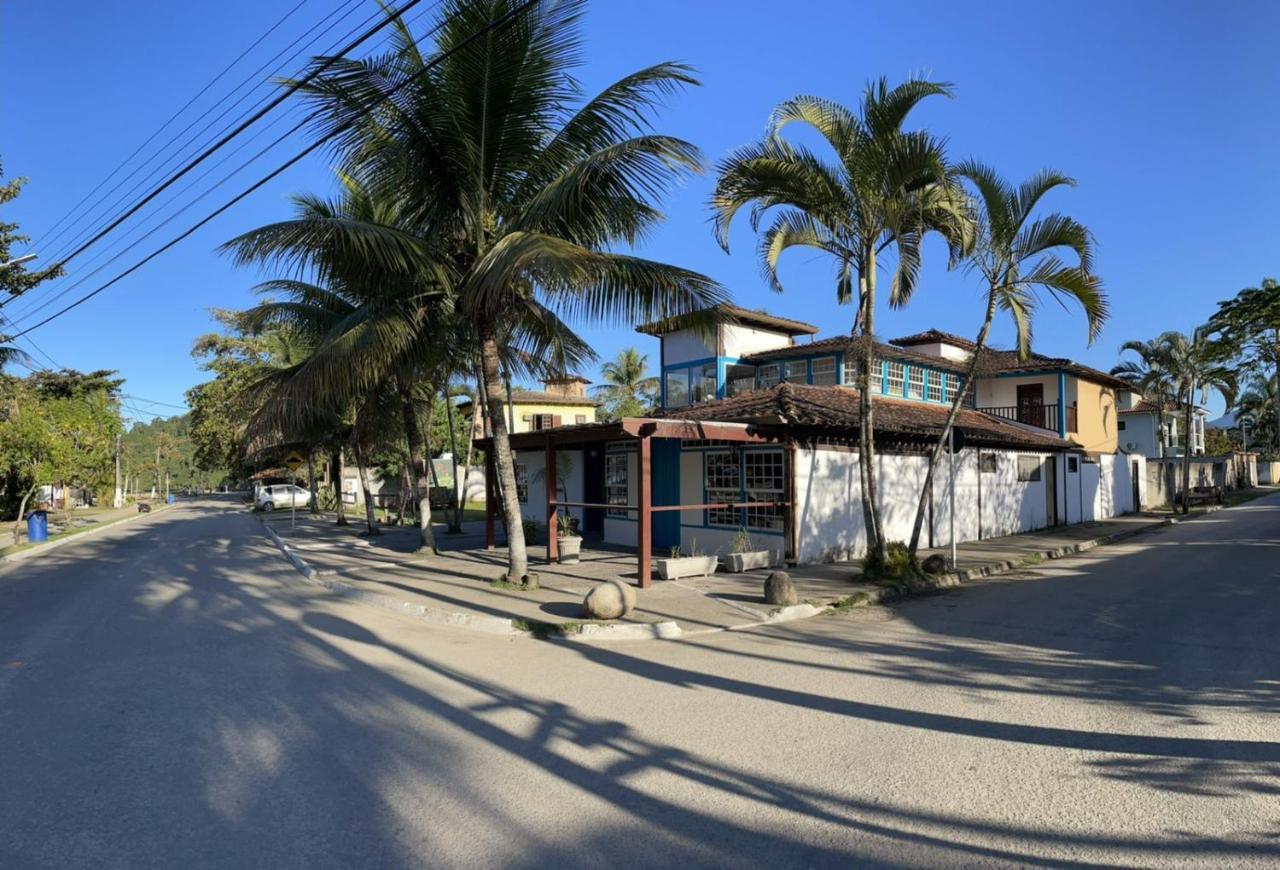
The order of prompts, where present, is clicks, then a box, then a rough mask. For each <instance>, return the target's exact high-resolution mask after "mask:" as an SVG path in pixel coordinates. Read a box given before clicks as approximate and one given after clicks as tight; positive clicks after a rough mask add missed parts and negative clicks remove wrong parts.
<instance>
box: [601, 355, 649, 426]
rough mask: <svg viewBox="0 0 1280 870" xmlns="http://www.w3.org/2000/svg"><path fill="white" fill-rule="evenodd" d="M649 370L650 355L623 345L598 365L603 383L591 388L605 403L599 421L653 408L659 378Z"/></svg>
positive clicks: (637, 414) (639, 413) (639, 414)
mask: <svg viewBox="0 0 1280 870" xmlns="http://www.w3.org/2000/svg"><path fill="white" fill-rule="evenodd" d="M648 370H649V356H648V355H647V354H643V353H640V352H639V351H638V350H636V349H635V348H634V347H627V348H623V349H622V350H620V351H618V355H617V357H615V358H614V359H612V360H610V361H609V362H607V363H605V364H604V365H602V366H601V367H600V373H601V375H602V376H603V378H604V383H603V384H600V385H598V386H595V387H592V388H591V390H592V392H594V393H595V395H596V398H597V399H600V400H602V401H603V402H604V407H603V408H602V409H601V414H600V418H601V419H602V420H620V419H622V418H623V417H642V416H644V415H645V414H648V413H649V412H650V411H652V410H653V408H654V407H655V405H656V404H657V399H658V392H659V389H658V379H657V378H656V377H652V376H650V375H649V374H648Z"/></svg>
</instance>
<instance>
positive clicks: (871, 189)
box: [711, 78, 969, 562]
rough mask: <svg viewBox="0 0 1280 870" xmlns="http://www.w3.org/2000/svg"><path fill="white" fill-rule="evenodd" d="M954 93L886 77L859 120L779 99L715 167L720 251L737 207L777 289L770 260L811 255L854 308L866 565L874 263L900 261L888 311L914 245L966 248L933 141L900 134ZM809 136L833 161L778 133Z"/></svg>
mask: <svg viewBox="0 0 1280 870" xmlns="http://www.w3.org/2000/svg"><path fill="white" fill-rule="evenodd" d="M951 93H952V90H951V86H950V85H948V84H944V83H938V82H929V81H924V80H922V79H916V78H913V79H909V80H907V81H906V82H904V83H902V84H900V85H898V86H897V87H893V88H890V87H889V84H888V82H887V81H886V80H885V79H881V80H880V81H878V82H875V83H873V84H871V85H868V87H867V89H866V91H865V92H864V94H863V97H862V101H861V104H860V106H859V108H858V111H857V112H854V111H851V110H850V109H848V108H846V107H845V106H843V105H840V104H839V103H836V102H833V101H831V100H825V99H821V98H818V97H809V96H802V97H796V98H794V99H791V100H788V101H786V102H784V103H782V104H781V105H779V106H778V107H777V108H776V109H774V112H773V116H772V117H771V118H770V120H769V128H768V131H767V132H766V134H765V138H764V139H763V141H761V142H759V143H757V144H754V145H749V146H747V147H745V148H741V149H739V150H738V151H735V152H734V153H732V154H731V155H729V157H728V158H726V159H725V160H723V161H721V163H720V166H719V172H720V177H719V180H718V181H717V183H716V189H715V193H714V195H713V197H712V203H711V204H712V208H713V210H714V221H715V231H716V236H717V238H718V239H719V242H720V245H721V247H723V248H724V249H725V251H726V252H727V251H728V250H729V228H730V225H731V224H732V222H733V219H734V217H735V216H736V215H737V214H738V212H739V211H741V210H742V209H743V208H745V207H748V206H749V207H750V208H751V226H752V228H753V229H759V227H760V225H761V223H762V222H763V221H764V220H765V219H766V217H769V220H770V222H769V226H768V228H767V229H765V230H764V232H763V233H762V234H761V236H760V245H759V250H760V258H761V261H762V264H763V268H764V272H765V276H766V277H767V278H768V280H769V283H770V285H771V286H772V287H773V289H774V290H776V291H781V290H782V284H781V282H780V281H779V279H778V261H779V259H780V257H781V256H782V254H783V253H784V252H785V251H787V250H790V249H791V248H808V249H811V250H816V251H820V252H822V253H825V254H827V255H828V256H830V257H831V258H832V259H833V260H834V261H835V290H836V299H837V300H838V301H839V302H840V303H841V304H849V303H853V302H856V303H857V314H856V315H855V317H854V330H853V331H854V333H855V334H860V335H861V341H860V342H859V344H860V345H861V346H860V348H859V350H860V357H861V364H860V366H859V368H858V375H857V378H858V392H859V412H860V419H859V427H858V460H859V461H858V467H859V475H860V479H861V484H862V486H861V496H862V515H863V522H864V525H865V527H866V530H867V531H866V533H867V551H868V556H869V557H870V558H873V559H875V560H877V561H880V562H883V561H884V558H885V541H884V535H883V533H882V530H881V525H880V508H879V499H878V497H877V495H876V491H877V486H878V484H877V479H876V463H875V442H874V433H875V422H874V416H873V415H874V409H873V407H872V402H871V382H870V377H871V366H872V360H873V358H874V353H875V351H874V346H873V343H874V336H875V310H876V299H877V292H878V279H879V262H880V258H881V257H882V256H883V255H885V254H886V252H888V251H890V250H893V251H894V252H895V253H896V255H897V268H896V269H895V272H894V276H893V282H892V285H891V287H890V291H889V304H890V305H892V306H893V307H898V306H901V305H905V304H906V303H907V302H908V301H909V300H910V299H911V295H912V293H913V292H914V290H915V287H916V278H917V276H918V274H919V269H920V257H921V251H920V246H921V241H922V239H923V237H924V236H925V234H927V233H929V232H931V231H937V232H940V233H942V234H943V235H944V236H945V237H946V239H947V240H948V241H949V242H950V244H951V246H952V255H953V257H955V256H958V255H959V253H960V252H961V251H962V249H964V247H965V246H966V244H967V239H968V233H969V221H968V216H967V214H966V210H965V207H964V206H965V203H964V197H963V196H962V195H961V193H960V192H959V191H958V190H957V189H956V187H955V186H954V184H953V183H952V181H951V179H950V174H949V170H948V167H947V163H946V159H945V155H944V149H943V142H942V140H940V139H938V138H936V137H934V136H931V135H930V134H929V133H927V132H923V131H906V130H903V129H902V126H903V124H904V123H905V122H906V120H907V116H908V115H909V114H910V113H911V110H912V109H914V108H915V107H916V106H917V105H919V104H920V102H921V101H923V100H925V99H926V98H928V97H931V96H948V97H949V96H951ZM796 123H799V124H803V125H805V126H807V127H809V128H811V129H812V130H813V131H815V132H816V133H818V135H819V136H820V137H821V138H822V141H823V142H824V144H825V146H826V148H827V149H828V150H829V151H830V153H831V155H832V156H834V158H835V159H834V160H828V159H824V158H823V157H821V156H820V155H819V154H818V153H816V152H814V151H812V150H810V149H809V148H807V147H805V146H803V145H797V144H793V143H791V142H789V141H787V140H786V139H784V138H783V136H782V135H781V134H782V132H783V131H784V129H785V128H787V127H788V126H790V125H792V124H796Z"/></svg>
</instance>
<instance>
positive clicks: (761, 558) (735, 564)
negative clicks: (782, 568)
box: [724, 550, 779, 574]
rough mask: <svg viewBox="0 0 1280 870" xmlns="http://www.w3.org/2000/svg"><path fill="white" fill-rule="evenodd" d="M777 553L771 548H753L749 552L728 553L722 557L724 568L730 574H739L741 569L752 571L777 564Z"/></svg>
mask: <svg viewBox="0 0 1280 870" xmlns="http://www.w3.org/2000/svg"><path fill="white" fill-rule="evenodd" d="M776 556H777V554H776V553H775V552H774V551H773V550H753V551H752V552H750V553H729V554H728V555H727V556H725V557H724V567H725V570H726V571H728V572H729V573H730V574H741V573H742V572H743V571H754V570H756V569H757V568H772V567H773V566H774V565H776V564H778V561H779V560H778V559H777V558H776Z"/></svg>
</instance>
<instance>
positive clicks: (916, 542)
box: [911, 289, 996, 556]
mask: <svg viewBox="0 0 1280 870" xmlns="http://www.w3.org/2000/svg"><path fill="white" fill-rule="evenodd" d="M995 317H996V294H995V291H994V289H993V290H992V291H991V292H989V293H988V294H987V315H986V317H985V318H984V319H983V321H982V329H980V330H979V331H978V340H977V341H976V342H974V345H975V347H974V349H973V356H971V357H970V358H969V369H968V371H966V372H965V376H964V383H963V384H962V385H961V386H962V389H959V390H957V391H956V397H955V398H954V399H952V401H951V410H950V411H949V412H948V413H947V422H946V423H945V424H944V425H943V427H942V433H941V434H940V435H939V436H938V440H937V442H936V443H935V444H934V445H933V451H932V452H931V453H930V454H929V466H928V468H927V469H926V470H925V473H924V487H923V488H922V489H921V490H920V500H919V502H917V503H916V521H915V524H914V525H913V526H912V527H911V555H912V556H914V555H915V554H916V550H917V549H918V548H919V546H920V529H921V527H922V526H923V525H924V513H925V508H926V506H927V505H928V503H929V493H930V492H932V491H933V472H934V469H936V468H937V467H938V460H940V459H941V458H942V451H943V450H945V449H946V446H947V438H948V436H949V435H950V434H951V427H952V426H954V425H955V423H956V418H957V417H959V416H960V406H961V405H963V404H964V394H965V392H966V391H967V390H968V389H969V388H970V387H971V386H972V385H973V383H974V375H975V374H976V373H977V371H978V357H979V356H980V355H981V354H982V350H983V348H985V347H986V346H987V334H988V333H990V332H991V322H992V321H993V320H995Z"/></svg>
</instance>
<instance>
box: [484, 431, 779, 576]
mask: <svg viewBox="0 0 1280 870" xmlns="http://www.w3.org/2000/svg"><path fill="white" fill-rule="evenodd" d="M510 438H511V448H512V450H530V449H537V448H539V447H541V448H542V449H543V450H545V451H546V460H545V461H546V466H545V471H544V476H545V478H546V480H547V481H549V482H551V481H555V480H556V451H557V450H559V449H563V448H566V447H580V446H585V445H588V444H592V443H600V442H608V441H628V440H630V441H635V442H636V444H637V450H636V453H637V456H638V459H639V467H638V470H637V475H638V476H639V482H638V484H639V485H638V487H637V488H638V491H639V504H635V505H617V504H601V503H596V502H581V501H558V500H557V492H556V487H555V486H554V485H551V484H550V483H549V485H548V486H546V487H545V488H546V492H547V498H546V501H547V504H546V519H547V561H548V563H550V562H555V561H556V560H557V559H558V558H559V555H560V554H559V551H558V544H557V541H556V533H555V532H556V528H557V523H558V518H559V517H558V513H559V509H560V508H562V507H566V508H568V507H576V508H599V509H603V510H612V511H619V510H625V511H627V512H628V513H634V514H636V520H637V522H636V551H637V552H636V561H637V573H638V578H639V581H638V585H639V586H640V588H642V589H647V588H649V587H650V586H651V585H653V578H652V559H653V514H655V513H661V512H665V511H687V510H711V509H729V508H746V507H756V508H760V507H790V505H791V499H792V489H793V487H792V485H791V484H792V480H793V477H792V475H790V474H788V475H787V482H788V488H787V491H786V493H785V496H786V498H785V499H784V500H783V501H773V502H759V501H753V502H737V503H729V502H724V503H719V502H718V503H714V504H702V503H699V504H671V505H654V504H653V477H652V466H653V458H652V457H653V450H652V444H653V439H654V438H670V439H675V440H680V441H703V440H705V441H729V442H736V443H746V444H781V443H782V439H781V438H780V437H779V436H778V435H777V434H768V433H765V432H761V431H760V430H759V429H758V428H757V427H755V426H753V425H751V424H747V423H720V422H702V421H696V420H655V419H651V418H648V417H624V418H622V419H621V420H618V421H616V422H613V423H586V424H581V425H576V426H563V427H559V428H554V429H542V430H538V431H536V432H521V433H519V434H516V435H512V436H510ZM476 443H477V444H478V445H479V446H480V447H481V448H482V449H483V450H484V451H485V547H486V549H490V550H491V549H493V548H494V547H495V546H497V535H496V527H495V523H494V519H495V515H496V508H497V490H496V486H495V480H496V477H497V473H496V468H495V466H494V459H493V450H492V445H491V439H489V438H484V439H480V440H478V441H477V442H476ZM785 516H786V517H787V518H786V519H785V520H784V524H785V527H789V526H790V525H791V520H790V517H789V515H785ZM790 537H791V536H790V534H789V533H788V534H787V539H788V540H790Z"/></svg>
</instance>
